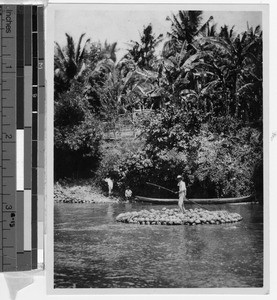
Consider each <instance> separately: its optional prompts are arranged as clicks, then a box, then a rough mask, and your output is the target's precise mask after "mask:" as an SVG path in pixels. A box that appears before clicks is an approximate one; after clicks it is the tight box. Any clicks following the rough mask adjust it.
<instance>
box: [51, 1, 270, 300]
mask: <svg viewBox="0 0 277 300" xmlns="http://www.w3.org/2000/svg"><path fill="white" fill-rule="evenodd" d="M50 2H51V3H52V2H55V3H56V2H60V3H64V2H66V3H67V6H68V5H70V4H69V3H71V2H74V1H62V0H60V1H49V5H48V7H47V14H46V15H47V19H46V20H47V39H46V45H47V50H46V58H47V64H46V65H47V67H48V70H47V78H48V80H49V81H50V80H51V78H53V49H54V47H53V45H54V40H53V36H54V27H55V26H54V12H55V10H57V9H60V8H62V5H64V4H61V5H58V4H56V5H55V7H54V6H53V5H51V4H50ZM80 2H81V1H79V2H78V4H79V3H80ZM95 2H96V1H82V3H95ZM99 2H101V4H96V5H101V6H102V2H103V3H105V2H104V1H97V3H99ZM114 2H115V1H112V2H110V3H108V5H109V4H111V5H113V4H114ZM124 2H125V1H120V2H119V3H124ZM138 2H139V3H140V5H141V3H143V2H146V1H136V3H138ZM151 2H153V3H156V4H157V5H158V4H161V3H164V4H170V7H172V6H174V5H175V4H176V5H180V4H184V5H185V9H199V10H203V11H204V10H217V11H220V10H225V11H226V10H234V11H235V10H237V11H243V10H246V11H247V10H248V11H249V10H259V11H260V10H261V11H262V12H263V33H264V36H263V39H264V54H265V56H264V66H265V69H264V83H265V84H264V99H265V100H264V146H265V149H264V156H265V161H264V168H265V174H264V176H265V182H266V184H265V185H264V187H265V201H264V208H265V209H264V224H265V225H264V239H265V249H264V266H265V268H264V281H265V287H264V288H209V289H206V288H205V289H204V288H197V289H194V288H193V289H186V288H184V289H183V288H182V289H174V288H173V289H172V288H170V289H167V288H164V289H163V288H158V289H141V288H135V289H122V288H117V289H96V288H93V289H54V288H53V284H54V278H53V265H54V262H53V224H54V223H53V201H51V199H53V184H52V182H53V170H50V169H51V166H53V150H52V146H53V125H52V129H51V130H49V129H50V128H51V124H53V96H52V95H53V84H51V82H47V124H48V127H47V131H48V132H47V143H46V144H47V146H48V151H47V153H48V155H47V159H48V161H47V166H48V168H49V169H48V170H47V215H48V217H47V247H46V280H47V293H49V295H50V294H51V295H71V296H73V295H82V297H83V295H88V294H89V295H99V296H100V295H103V294H104V295H107V294H110V295H113V298H114V297H116V296H117V295H118V294H120V295H122V294H125V295H128V297H129V296H131V295H135V294H137V295H139V294H159V298H160V295H161V294H164V295H165V294H167V295H168V294H175V295H176V294H179V295H180V294H181V295H184V294H186V296H188V295H191V296H193V297H195V296H196V295H199V294H201V295H202V296H203V295H204V294H206V297H208V298H209V297H213V298H214V297H215V296H220V297H222V296H223V295H222V294H224V296H232V295H234V294H236V297H240V296H242V295H250V294H252V297H255V296H258V295H259V294H260V295H259V296H261V295H262V294H265V293H266V292H268V290H269V279H270V278H269V276H268V275H269V270H268V262H269V247H268V240H269V222H267V220H268V216H269V209H268V208H269V205H268V204H269V201H268V199H269V189H268V187H269V177H268V165H269V164H268V157H269V155H267V153H268V152H269V151H268V146H267V145H268V144H269V134H268V133H269V124H268V119H269V118H268V112H269V109H268V106H269V101H268V96H269V95H268V92H267V90H268V86H269V80H268V79H269V78H268V67H269V66H268V53H267V52H268V51H269V49H268V46H269V37H268V32H269V30H268V29H269V26H268V21H267V20H268V15H269V12H268V7H267V6H265V5H263V6H261V5H260V4H263V2H261V1H259V2H257V3H255V2H254V3H253V1H249V4H247V5H242V4H240V3H241V2H239V1H232V3H231V4H230V2H229V3H228V2H227V1H226V2H225V1H213V3H217V4H211V3H209V2H208V1H201V2H200V1H194V2H198V3H193V4H190V3H185V2H184V1H182V2H181V1H180V2H179V1H174V2H175V3H174V4H173V3H168V2H166V1H151ZM206 2H207V3H206ZM75 3H76V2H75ZM125 3H126V4H130V1H128V2H125ZM203 3H205V4H203ZM244 3H248V1H245V2H244ZM105 4H106V3H105ZM219 4H221V5H220V6H219ZM237 4H240V5H237ZM264 4H266V2H264ZM150 5H151V6H152V5H153V4H147V9H150V7H149V6H150ZM49 24H51V25H52V26H51V27H53V28H50V26H49ZM266 65H267V66H266ZM50 74H52V75H50ZM51 76H52V77H51ZM50 147H51V149H50ZM49 154H50V155H49ZM216 294H219V295H216ZM175 295H174V297H175ZM145 296H146V295H144V297H145ZM176 296H177V295H176ZM76 299H77V298H76ZM120 299H122V296H121V298H120Z"/></svg>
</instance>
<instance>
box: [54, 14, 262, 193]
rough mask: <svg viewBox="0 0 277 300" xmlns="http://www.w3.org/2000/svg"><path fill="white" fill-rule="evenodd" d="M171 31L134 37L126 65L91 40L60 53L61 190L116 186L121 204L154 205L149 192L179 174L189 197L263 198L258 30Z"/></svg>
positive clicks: (205, 24) (202, 24)
mask: <svg viewBox="0 0 277 300" xmlns="http://www.w3.org/2000/svg"><path fill="white" fill-rule="evenodd" d="M165 22H170V24H171V27H170V30H169V32H168V33H167V35H166V36H164V35H162V34H160V33H159V32H158V28H153V27H152V25H151V24H145V26H144V27H143V28H138V30H139V31H140V33H141V34H140V39H139V40H136V41H130V43H129V48H128V51H127V54H126V55H124V56H123V57H122V58H121V59H120V60H118V59H117V55H116V54H117V43H109V42H108V41H106V42H105V43H100V42H98V41H92V40H91V39H89V38H88V37H89V34H90V33H89V32H88V33H83V34H81V35H80V38H79V39H78V40H74V39H73V37H72V36H71V35H69V34H66V39H67V43H66V44H65V45H60V44H59V43H58V42H56V43H55V57H54V87H55V91H54V92H55V95H54V98H55V102H54V108H55V116H54V130H55V132H54V136H55V140H54V155H55V159H54V161H55V166H54V172H55V180H56V181H59V182H62V181H65V180H67V181H70V182H73V183H74V182H77V181H79V180H89V182H93V183H94V184H96V185H98V186H100V187H101V188H103V189H105V188H106V183H105V182H104V181H103V179H104V178H105V177H106V176H110V177H111V178H112V179H113V180H114V183H115V187H114V192H115V194H118V195H123V193H124V190H125V188H126V186H130V188H131V189H132V190H133V193H134V194H140V195H148V196H153V195H154V194H155V195H159V193H161V191H158V190H157V191H154V190H153V187H150V186H148V185H146V182H152V183H157V184H159V185H162V186H165V187H168V188H171V189H172V188H175V189H176V188H177V187H176V176H177V175H178V174H183V176H184V180H185V182H186V183H187V186H188V197H229V196H230V197H236V196H242V195H247V194H252V193H253V194H255V195H256V196H258V197H261V196H262V192H263V56H262V54H263V53H262V51H263V49H262V45H263V42H262V41H263V40H262V30H261V27H260V26H257V27H255V28H253V27H249V26H248V28H247V30H246V31H244V32H240V33H237V32H236V31H235V27H232V26H227V25H225V26H221V27H219V28H218V26H217V25H216V20H214V18H213V17H212V16H211V17H210V18H209V19H207V20H205V19H203V14H202V12H201V11H179V12H177V13H176V14H171V15H169V16H168V17H167V19H166V20H165ZM158 48H159V49H162V51H160V52H158V51H157V49H158ZM162 193H163V194H160V195H163V196H167V195H165V194H164V192H162Z"/></svg>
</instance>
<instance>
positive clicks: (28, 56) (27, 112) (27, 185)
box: [24, 5, 32, 270]
mask: <svg viewBox="0 0 277 300" xmlns="http://www.w3.org/2000/svg"><path fill="white" fill-rule="evenodd" d="M24 16H25V18H24V50H25V51H24V263H25V264H24V265H25V268H26V269H27V270H30V269H31V268H32V219H31V217H32V190H31V189H32V6H31V5H26V6H24Z"/></svg>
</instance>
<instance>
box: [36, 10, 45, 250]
mask: <svg viewBox="0 0 277 300" xmlns="http://www.w3.org/2000/svg"><path fill="white" fill-rule="evenodd" d="M37 15H38V19H37V20H38V24H37V25H38V26H37V29H38V165H37V166H38V173H37V174H38V189H37V191H38V192H37V194H38V232H37V238H38V249H43V246H44V239H43V237H44V232H43V224H44V210H45V206H44V203H45V199H44V149H45V145H44V127H45V122H44V119H45V108H44V106H45V97H44V94H45V73H44V72H45V67H44V18H43V15H44V8H43V7H42V6H38V11H37ZM39 253H40V252H39Z"/></svg>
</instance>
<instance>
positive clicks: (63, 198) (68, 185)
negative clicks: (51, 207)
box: [54, 180, 120, 203]
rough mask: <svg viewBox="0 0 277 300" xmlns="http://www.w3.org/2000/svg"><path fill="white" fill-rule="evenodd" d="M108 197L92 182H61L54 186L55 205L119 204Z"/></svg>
mask: <svg viewBox="0 0 277 300" xmlns="http://www.w3.org/2000/svg"><path fill="white" fill-rule="evenodd" d="M119 201H120V199H118V198H116V197H113V196H112V197H108V196H106V195H105V194H104V193H103V192H102V191H101V189H100V188H99V187H98V186H96V184H95V183H94V182H93V181H91V180H74V181H65V180H63V181H59V182H56V183H55V184H54V202H55V203H118V202H119Z"/></svg>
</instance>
